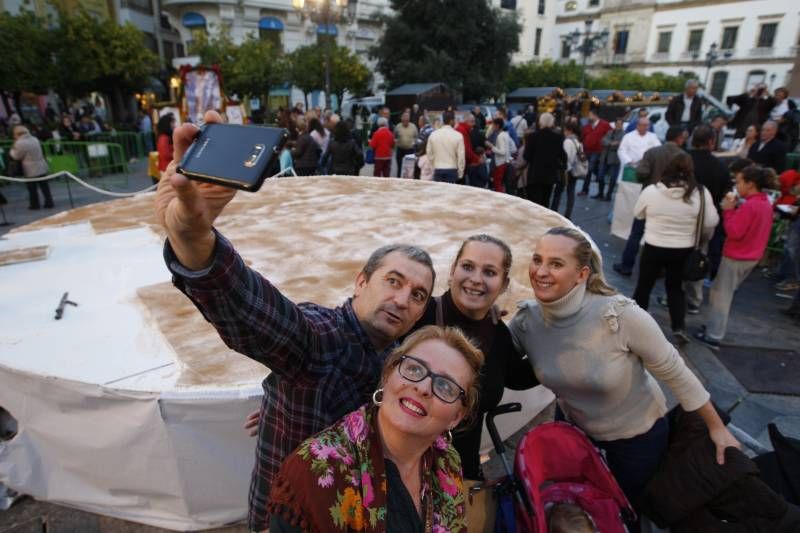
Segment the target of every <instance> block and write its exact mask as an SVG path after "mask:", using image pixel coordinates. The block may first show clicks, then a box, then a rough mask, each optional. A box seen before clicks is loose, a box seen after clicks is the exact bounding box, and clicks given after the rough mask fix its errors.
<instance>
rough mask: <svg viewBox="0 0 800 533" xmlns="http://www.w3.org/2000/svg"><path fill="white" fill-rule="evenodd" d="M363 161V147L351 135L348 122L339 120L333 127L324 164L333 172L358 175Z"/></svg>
mask: <svg viewBox="0 0 800 533" xmlns="http://www.w3.org/2000/svg"><path fill="white" fill-rule="evenodd" d="M362 161H363V155H362V154H361V149H360V148H359V146H358V145H357V144H356V142H355V141H354V140H353V136H352V135H350V128H348V127H347V123H345V122H344V121H339V122H337V123H336V126H335V127H334V128H333V138H332V139H331V141H330V142H329V143H328V150H327V151H326V152H325V155H324V156H322V166H323V167H325V168H330V173H331V174H339V175H343V176H358V171H359V170H361V165H362ZM329 163H330V167H329V166H328V164H329Z"/></svg>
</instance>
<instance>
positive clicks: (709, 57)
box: [693, 43, 733, 91]
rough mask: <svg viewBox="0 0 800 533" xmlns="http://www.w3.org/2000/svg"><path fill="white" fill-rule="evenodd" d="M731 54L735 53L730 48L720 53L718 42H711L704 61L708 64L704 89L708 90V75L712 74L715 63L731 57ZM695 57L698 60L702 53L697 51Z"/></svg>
mask: <svg viewBox="0 0 800 533" xmlns="http://www.w3.org/2000/svg"><path fill="white" fill-rule="evenodd" d="M731 55H733V53H732V52H731V51H730V50H725V51H724V52H722V53H720V51H719V49H718V47H717V43H711V46H710V47H709V49H708V52H706V59H705V61H704V64H705V66H706V77H705V80H704V82H703V89H705V90H706V91H707V90H708V76H709V75H710V74H711V69H712V68H713V67H714V65H715V64H716V63H717V62H718V61H720V60H727V59H729V58H730V57H731ZM693 57H694V59H695V60H697V58H698V57H700V54H699V53H698V52H695V53H694V54H693Z"/></svg>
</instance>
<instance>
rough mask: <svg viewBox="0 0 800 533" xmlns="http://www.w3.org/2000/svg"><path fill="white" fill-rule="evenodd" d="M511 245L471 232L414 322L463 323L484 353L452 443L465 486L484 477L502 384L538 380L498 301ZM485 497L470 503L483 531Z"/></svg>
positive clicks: (489, 508) (489, 517)
mask: <svg viewBox="0 0 800 533" xmlns="http://www.w3.org/2000/svg"><path fill="white" fill-rule="evenodd" d="M511 260H512V257H511V249H510V248H509V247H508V245H507V244H506V243H505V242H503V241H501V240H500V239H497V238H495V237H492V236H489V235H474V236H472V237H469V238H467V240H465V241H464V242H463V243H462V244H461V248H460V249H459V251H458V254H457V255H456V259H455V261H454V262H453V266H452V267H451V269H450V288H449V289H448V290H447V291H446V292H445V293H444V294H442V295H441V296H439V297H437V298H431V301H430V303H429V304H428V308H427V309H426V310H425V314H424V315H423V316H422V318H421V319H420V320H419V322H417V324H416V325H415V326H414V328H412V331H415V330H417V329H419V328H420V327H423V326H426V325H429V324H436V325H439V326H455V327H458V328H459V329H461V330H462V331H463V332H464V334H465V335H466V336H467V337H469V338H470V339H471V340H472V341H473V342H474V343H475V344H476V345H477V346H478V348H480V349H481V351H482V352H483V353H484V356H485V359H484V364H483V367H482V368H481V377H480V398H479V402H478V406H477V408H476V410H475V417H474V421H473V423H472V424H470V425H469V426H467V427H465V428H461V429H459V430H458V431H454V432H453V445H454V446H455V448H456V450H458V453H459V454H460V455H461V466H462V468H463V470H464V479H465V488H467V487H470V486H472V485H474V484H476V483H477V482H480V481H482V480H483V472H481V466H480V444H481V432H482V430H483V421H484V417H485V415H486V413H487V412H489V411H491V410H492V409H494V408H495V407H496V406H497V405H498V404H499V403H500V399H501V398H502V396H503V389H504V388H505V387H508V388H510V389H513V390H525V389H530V388H532V387H534V386H536V385H538V383H539V382H538V381H537V379H536V376H535V375H534V373H533V369H532V368H531V365H530V363H529V362H528V360H527V359H523V356H522V355H520V354H519V353H518V352H517V350H516V349H515V348H514V343H513V341H512V339H511V333H510V332H509V330H508V327H506V325H505V323H504V322H503V321H502V320H500V317H499V316H498V314H497V312H496V309H495V308H494V304H495V302H496V301H497V298H498V297H499V296H500V295H501V294H502V293H503V292H504V291H505V290H506V289H507V288H508V284H509V272H510V270H511ZM484 492H486V491H481V492H480V493H478V494H479V495H482V496H483V497H484V498H486V507H484V508H481V503H483V502H481V503H478V502H479V501H480V500H481V499H482V498H479V497H476V498H473V504H468V505H467V521H468V523H469V524H470V526H469V529H470V531H480V530H481V527H476V526H479V524H478V523H476V521H481V522H480V523H489V524H491V523H492V522H493V514H494V505H493V503H494V501H493V500H492V498H491V496H486V495H485V494H483V493H484Z"/></svg>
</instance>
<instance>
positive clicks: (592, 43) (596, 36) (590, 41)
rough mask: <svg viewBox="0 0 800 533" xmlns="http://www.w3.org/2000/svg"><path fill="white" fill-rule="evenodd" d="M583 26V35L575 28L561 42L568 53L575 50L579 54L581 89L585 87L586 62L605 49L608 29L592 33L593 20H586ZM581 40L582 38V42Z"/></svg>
mask: <svg viewBox="0 0 800 533" xmlns="http://www.w3.org/2000/svg"><path fill="white" fill-rule="evenodd" d="M584 24H585V25H586V29H585V30H584V32H583V33H581V31H580V30H579V29H577V28H575V30H573V31H572V32H571V33H568V34H566V35H564V36H563V37H562V40H563V41H564V42H565V43H566V44H567V46H569V50H570V53H572V52H573V51H575V50H578V51H580V53H581V88H584V87H585V85H586V60H587V59H588V58H589V56H591V55H592V54H594V53H595V52H596V51H597V50H600V49H602V48H605V46H606V44H608V29H605V28H604V29H603V31H599V32H593V31H592V24H594V20H592V19H586V21H585V22H584ZM581 38H583V41H582V42H581Z"/></svg>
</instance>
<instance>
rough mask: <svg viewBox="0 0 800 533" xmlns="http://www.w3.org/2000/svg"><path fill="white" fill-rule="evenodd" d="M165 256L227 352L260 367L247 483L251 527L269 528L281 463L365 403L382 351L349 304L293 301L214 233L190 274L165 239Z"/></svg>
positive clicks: (180, 285)
mask: <svg viewBox="0 0 800 533" xmlns="http://www.w3.org/2000/svg"><path fill="white" fill-rule="evenodd" d="M164 259H165V261H166V263H167V266H168V267H169V269H170V271H171V272H172V274H173V283H174V284H175V286H176V287H177V288H178V289H180V290H181V292H183V293H184V294H186V296H188V297H189V298H190V299H191V300H192V302H194V304H195V305H196V306H197V308H198V309H199V310H200V312H201V313H203V316H204V317H205V318H206V320H208V321H209V322H210V323H211V324H212V325H213V326H214V327H215V328H216V329H217V331H218V332H219V335H220V337H222V340H223V341H225V344H227V345H228V346H229V347H230V348H231V349H233V350H236V351H237V352H239V353H241V354H244V355H246V356H248V357H251V358H252V359H255V360H256V361H258V362H260V363H263V364H265V365H266V366H267V367H269V369H270V370H271V373H270V374H269V376H267V378H266V379H265V380H264V383H263V386H264V399H263V403H262V406H261V417H260V421H259V430H258V445H257V447H256V464H255V467H254V469H253V476H252V479H251V482H250V511H249V527H250V530H252V531H262V530H264V529H267V528H268V527H269V517H268V516H267V512H266V503H267V499H268V497H269V490H270V485H271V483H272V479H273V478H274V477H275V475H276V474H277V472H278V469H279V468H280V465H281V463H282V462H283V459H284V458H285V457H286V456H287V455H289V453H291V452H292V451H293V450H294V449H295V448H296V447H297V446H298V445H299V444H300V443H301V442H302V441H303V440H305V439H306V438H308V437H310V436H311V435H314V434H315V433H317V432H319V431H321V430H322V429H324V428H326V427H328V426H329V425H331V424H333V423H334V422H336V421H337V420H338V419H339V418H341V417H342V416H344V415H345V414H347V413H349V412H350V411H354V410H356V409H357V408H358V407H360V406H361V405H363V404H364V403H366V402H367V401H369V399H370V397H371V395H372V393H373V392H374V391H375V387H376V385H377V383H378V381H379V378H380V372H381V367H382V365H383V361H384V360H385V358H386V356H387V355H388V352H389V350H388V349H387V350H386V351H384V352H383V353H378V352H377V351H376V350H375V349H374V348H373V347H372V344H371V342H370V340H369V338H368V337H367V335H366V333H365V332H364V330H363V329H362V328H361V325H360V324H359V322H358V319H357V318H356V315H355V313H354V312H353V307H352V305H351V301H350V300H349V299H348V300H347V301H346V302H345V303H344V304H343V305H342V306H340V307H337V308H335V309H328V308H326V307H322V306H319V305H316V304H312V303H302V304H299V305H298V304H294V303H293V302H291V301H289V300H288V299H287V298H286V297H285V296H283V295H282V294H281V293H280V291H278V289H276V288H275V287H274V286H273V285H272V284H271V283H270V282H269V281H267V280H266V279H264V278H263V277H262V276H261V275H260V274H258V273H257V272H255V271H253V270H251V269H250V268H248V267H247V266H245V264H244V262H243V261H242V258H241V257H240V256H239V255H238V254H237V253H236V251H235V250H234V249H233V246H232V245H231V243H230V242H229V241H228V240H227V239H225V238H224V237H222V235H220V234H219V233H217V244H216V247H215V250H214V257H213V263H212V265H211V266H210V267H208V268H207V269H205V270H202V271H189V270H187V269H186V268H184V267H183V266H181V264H180V263H179V262H178V260H177V258H176V257H175V254H174V252H173V250H172V247H171V246H170V244H169V241H167V242H166V244H165V246H164Z"/></svg>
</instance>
